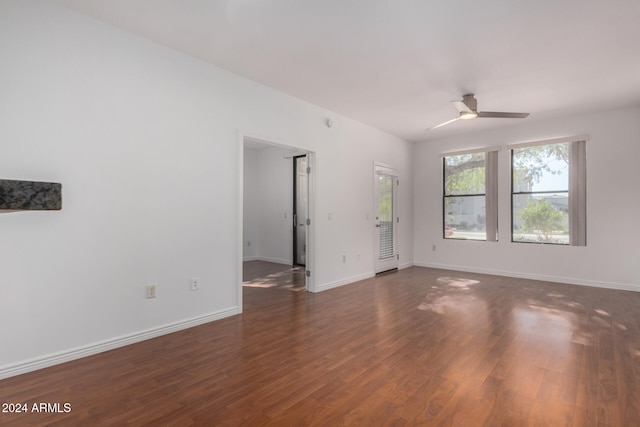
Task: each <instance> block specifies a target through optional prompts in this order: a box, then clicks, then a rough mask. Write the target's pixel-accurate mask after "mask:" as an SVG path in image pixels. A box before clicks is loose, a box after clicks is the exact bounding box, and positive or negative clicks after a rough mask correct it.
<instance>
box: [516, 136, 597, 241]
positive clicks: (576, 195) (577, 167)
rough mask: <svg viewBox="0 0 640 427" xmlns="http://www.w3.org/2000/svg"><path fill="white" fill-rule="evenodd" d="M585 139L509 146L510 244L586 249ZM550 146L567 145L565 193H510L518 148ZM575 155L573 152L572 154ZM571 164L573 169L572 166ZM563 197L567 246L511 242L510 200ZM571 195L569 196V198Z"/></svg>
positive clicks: (558, 139) (563, 139) (575, 138)
mask: <svg viewBox="0 0 640 427" xmlns="http://www.w3.org/2000/svg"><path fill="white" fill-rule="evenodd" d="M588 139H589V136H588V135H578V136H572V137H565V138H555V139H548V140H541V141H531V142H525V143H517V144H509V145H507V149H508V150H510V153H509V158H510V162H509V165H510V166H509V170H510V187H511V188H510V193H511V194H510V205H511V215H510V216H511V218H510V222H511V239H510V240H511V242H512V243H533V244H537V245H551V246H586V141H587V140H588ZM554 144H567V150H568V158H569V160H568V164H567V167H568V177H567V180H568V183H567V190H555V191H554V190H548V191H547V190H544V191H531V192H522V191H519V192H518V193H514V164H513V160H514V151H515V150H517V149H522V148H529V147H536V146H546V145H554ZM574 151H575V152H574ZM572 164H573V166H572ZM560 193H566V194H567V219H568V225H567V233H568V238H569V241H568V242H567V243H559V242H545V241H531V240H515V239H514V234H515V233H514V231H515V230H514V222H515V221H514V198H515V196H517V195H522V194H560ZM572 193H573V196H572Z"/></svg>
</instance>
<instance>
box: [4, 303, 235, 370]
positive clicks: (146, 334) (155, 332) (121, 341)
mask: <svg viewBox="0 0 640 427" xmlns="http://www.w3.org/2000/svg"><path fill="white" fill-rule="evenodd" d="M236 314H240V309H239V307H232V308H227V309H224V310H220V311H216V312H213V313H209V314H206V315H204V316H198V317H193V318H191V319H187V320H181V321H178V322H173V323H169V324H166V325H163V326H160V327H157V328H151V329H147V330H144V331H140V332H136V333H133V334H129V335H123V336H120V337H117V338H112V339H108V340H104V341H99V342H96V343H93V344H90V345H86V346H82V347H76V348H73V349H69V350H65V351H61V352H58V353H52V354H49V355H47V356H43V357H38V358H34V359H29V360H25V361H22V362H19V363H14V364H11V365H5V366H1V367H0V380H1V379H4V378H9V377H13V376H16V375H20V374H25V373H27V372H32V371H36V370H38V369H43V368H48V367H50V366H54V365H59V364H61V363H66V362H70V361H72V360H76V359H81V358H83V357H87V356H91V355H94V354H98V353H102V352H105V351H109V350H113V349H116V348H119V347H124V346H127V345H131V344H135V343H138V342H141V341H145V340H148V339H151V338H156V337H159V336H162V335H167V334H171V333H173V332H177V331H181V330H183V329H188V328H192V327H194V326H198V325H202V324H205V323H209V322H213V321H215V320H220V319H223V318H225V317H230V316H235V315H236Z"/></svg>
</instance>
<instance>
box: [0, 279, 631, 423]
mask: <svg viewBox="0 0 640 427" xmlns="http://www.w3.org/2000/svg"><path fill="white" fill-rule="evenodd" d="M244 297H245V304H244V310H245V312H244V313H243V314H242V315H239V316H234V317H231V318H227V319H223V320H220V321H216V322H213V323H209V324H206V325H202V326H198V327H195V328H191V329H188V330H185V331H181V332H177V333H174V334H171V335H166V336H163V337H159V338H156V339H152V340H148V341H145V342H142V343H138V344H135V345H131V346H128V347H124V348H121V349H117V350H112V351H109V352H106V353H102V354H99V355H95V356H91V357H87V358H84V359H81V360H77V361H74V362H70V363H66V364H63V365H59V366H55V367H52V368H48V369H44V370H41V371H37V372H32V373H29V374H25V375H21V376H18V377H14V378H9V379H6V380H3V381H0V401H2V402H7V403H19V402H26V403H28V404H29V405H32V404H33V403H34V402H50V403H52V402H59V403H61V404H63V403H66V402H68V403H69V404H70V405H71V412H68V413H26V414H25V413H23V414H7V413H0V425H3V426H24V425H60V426H76V425H78V426H96V425H118V426H125V425H131V426H159V425H163V426H190V425H194V426H492V427H493V426H610V427H613V426H625V427H631V426H639V425H640V326H639V325H640V293H631V292H623V291H613V290H605V289H596V288H588V287H580V286H572V285H563V284H557V283H546V282H540V281H531V280H523V279H513V278H506V277H496V276H487V275H478V274H468V273H460V272H453V271H446V270H436V269H427V268H418V267H413V268H409V269H405V270H401V271H398V272H396V273H392V274H386V275H383V276H379V277H376V278H372V279H369V280H365V281H362V282H358V283H354V284H351V285H347V286H343V287H340V288H336V289H333V290H329V291H326V292H323V293H320V294H310V293H307V292H288V291H286V289H285V288H282V287H279V286H274V287H265V288H261V287H245V289H244Z"/></svg>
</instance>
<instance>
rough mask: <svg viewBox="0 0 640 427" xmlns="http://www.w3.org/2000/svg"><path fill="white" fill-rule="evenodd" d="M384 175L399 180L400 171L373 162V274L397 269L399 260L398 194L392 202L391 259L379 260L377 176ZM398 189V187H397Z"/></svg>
mask: <svg viewBox="0 0 640 427" xmlns="http://www.w3.org/2000/svg"><path fill="white" fill-rule="evenodd" d="M379 175H386V176H392V177H394V178H395V179H397V180H398V181H399V180H400V173H399V172H398V169H397V168H394V167H393V166H390V165H387V164H384V163H379V162H374V163H373V214H374V218H375V221H374V222H375V224H374V228H373V272H374V273H375V274H378V273H383V272H385V271H389V270H394V269H398V268H399V266H400V260H399V253H398V247H399V236H398V224H399V221H400V209H399V205H400V203H399V195H397V197H396V198H395V200H394V204H393V238H394V251H393V260H389V261H387V262H381V261H380V256H379V254H380V229H379V224H378V213H379V212H378V209H379V192H378V176H379ZM398 191H399V189H398Z"/></svg>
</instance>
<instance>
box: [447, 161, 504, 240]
mask: <svg viewBox="0 0 640 427" xmlns="http://www.w3.org/2000/svg"><path fill="white" fill-rule="evenodd" d="M497 162H498V153H497V151H495V150H491V149H483V150H472V151H467V152H458V153H450V154H445V155H444V156H443V203H442V205H443V237H444V238H445V239H466V240H487V241H497V239H498V236H497V234H498V227H497V225H498V221H497V218H498V212H497V211H498V209H497V207H498V204H497V190H498V180H497V166H498V163H497Z"/></svg>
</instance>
